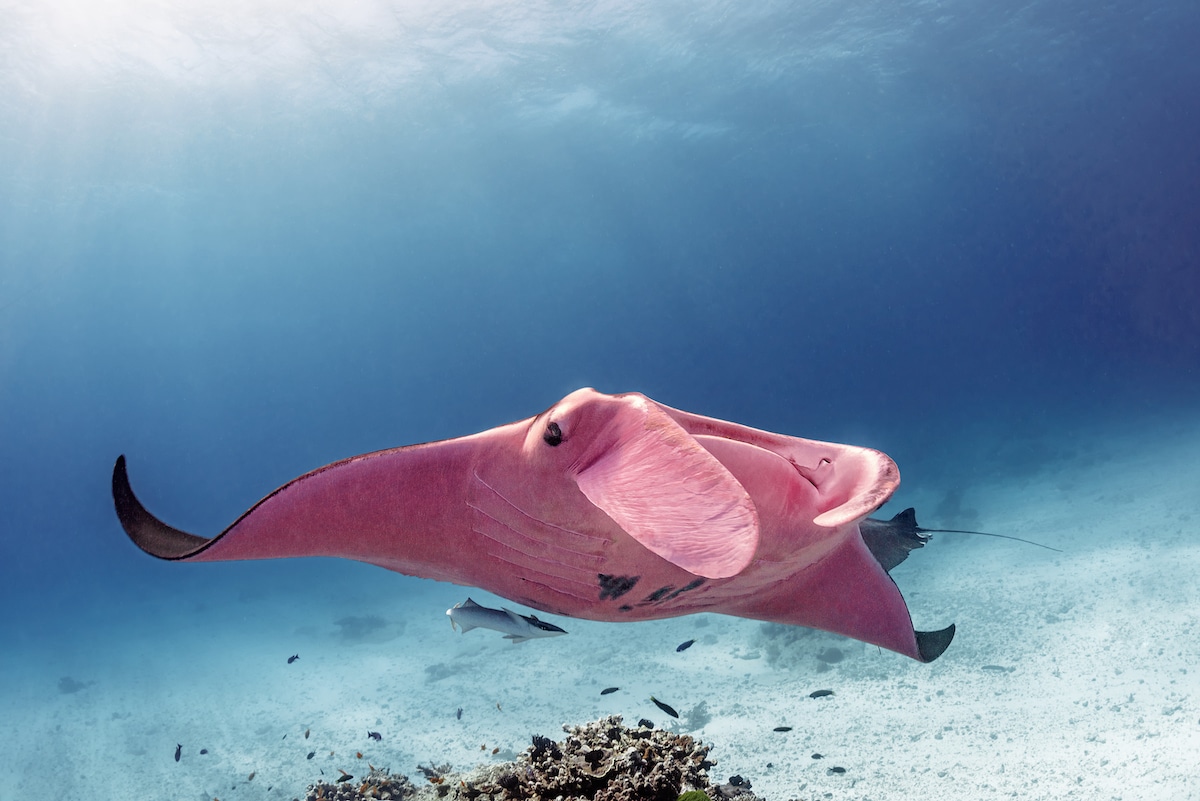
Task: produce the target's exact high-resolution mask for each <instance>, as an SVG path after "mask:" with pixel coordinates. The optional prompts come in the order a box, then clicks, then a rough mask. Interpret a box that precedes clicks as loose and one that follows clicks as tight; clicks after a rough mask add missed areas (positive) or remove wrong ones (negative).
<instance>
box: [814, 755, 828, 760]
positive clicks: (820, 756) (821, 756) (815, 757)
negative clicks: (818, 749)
mask: <svg viewBox="0 0 1200 801" xmlns="http://www.w3.org/2000/svg"><path fill="white" fill-rule="evenodd" d="M824 758H825V755H824V754H813V759H824Z"/></svg>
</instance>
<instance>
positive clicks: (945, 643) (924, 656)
mask: <svg viewBox="0 0 1200 801" xmlns="http://www.w3.org/2000/svg"><path fill="white" fill-rule="evenodd" d="M913 633H914V634H916V635H917V651H918V652H919V653H920V654H921V661H922V662H932V661H933V660H935V659H937V658H938V657H939V656H941V655H942V653H943V652H944V651H945V650H946V649H947V648H949V647H950V641H951V640H953V639H954V624H953V623H951V624H950V625H949V626H947V627H946V628H944V629H941V630H939V631H914V632H913Z"/></svg>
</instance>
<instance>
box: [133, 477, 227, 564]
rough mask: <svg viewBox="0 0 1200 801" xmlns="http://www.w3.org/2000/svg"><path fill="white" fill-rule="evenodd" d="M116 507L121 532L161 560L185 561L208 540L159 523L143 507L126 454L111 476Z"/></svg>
mask: <svg viewBox="0 0 1200 801" xmlns="http://www.w3.org/2000/svg"><path fill="white" fill-rule="evenodd" d="M112 495H113V505H114V506H115V507H116V510H117V519H118V520H120V521H121V528H123V529H125V533H126V534H128V535H129V539H131V540H133V544H134V545H136V546H137V547H139V548H141V549H142V550H143V551H145V552H146V553H148V554H150V555H151V556H157V557H158V558H159V559H184V558H186V557H188V556H190V555H192V554H193V553H195V552H196V550H197V549H199V548H200V547H201V546H203V545H206V544H207V543H208V542H209V540H208V539H206V538H204V537H197V536H196V535H195V534H188V533H187V532H186V531H180V530H179V529H177V528H172V527H171V526H168V525H167V524H166V523H164V522H162V521H161V520H159V519H158V518H157V517H155V516H154V515H152V514H150V512H149V511H147V510H146V507H145V506H142V502H141V501H139V500H138V498H137V496H136V495H134V494H133V487H132V486H130V484H129V471H128V470H127V469H126V467H125V454H121V455H120V456H118V457H117V463H116V464H115V465H113V474H112Z"/></svg>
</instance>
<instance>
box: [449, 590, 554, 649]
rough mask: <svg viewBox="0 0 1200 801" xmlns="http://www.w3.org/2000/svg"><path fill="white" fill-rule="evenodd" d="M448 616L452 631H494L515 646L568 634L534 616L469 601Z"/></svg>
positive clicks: (455, 606) (459, 605)
mask: <svg viewBox="0 0 1200 801" xmlns="http://www.w3.org/2000/svg"><path fill="white" fill-rule="evenodd" d="M446 614H447V615H449V616H450V625H451V627H453V628H454V629H455V630H457V629H458V627H459V626H462V630H463V633H464V634H466V633H467V632H468V631H470V630H471V629H492V630H493V631H499V632H503V633H504V639H506V640H512V641H513V642H514V643H518V642H525V641H526V640H535V639H538V638H540V637H557V636H558V635H560V634H566V633H567V632H566V631H565V630H563V629H560V628H559V627H558V626H555V625H554V624H553V623H546V622H545V621H543V620H538V619H537V618H536V617H535V616H533V615H518V614H517V613H516V612H513V611H512V610H509V609H489V608H488V607H486V606H480V605H479V604H477V603H475V602H474V601H472V600H471V599H470V598H468V599H467V600H465V601H463V602H462V603H461V604H455V605H454V606H452V607H451V608H449V609H447V610H446Z"/></svg>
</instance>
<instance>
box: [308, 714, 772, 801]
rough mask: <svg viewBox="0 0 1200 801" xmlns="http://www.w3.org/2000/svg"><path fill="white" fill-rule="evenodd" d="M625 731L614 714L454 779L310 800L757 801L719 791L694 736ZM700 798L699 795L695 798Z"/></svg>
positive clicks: (337, 787)
mask: <svg viewBox="0 0 1200 801" xmlns="http://www.w3.org/2000/svg"><path fill="white" fill-rule="evenodd" d="M646 723H647V722H646V721H643V722H642V723H641V724H640V725H638V726H637V727H636V728H630V727H628V726H625V725H624V724H623V723H622V721H621V717H620V716H617V715H614V716H612V717H607V718H603V719H601V720H597V721H594V722H592V723H587V724H584V725H582V726H564V727H563V731H564V732H565V733H566V735H567V736H566V738H565V739H563V740H561V741H558V742H556V741H554V740H551V739H550V738H548V737H542V736H540V735H534V736H533V743H532V745H530V746H529V747H528V748H527V749H525V751H524V752H523V753H522V754H521V755H520V756H519V757H517V760H516V761H515V762H508V763H505V764H502V765H491V766H486V767H481V768H477V769H476V770H474V771H472V772H470V773H465V774H456V773H451V772H449V768H448V766H439V767H436V768H425V767H422V768H421V769H420V770H421V772H422V773H423V774H424V780H423V781H418V782H417V783H416V784H414V783H413V782H411V781H409V779H408V778H407V777H405V776H402V775H399V774H389V773H387V772H386V771H378V770H375V771H372V772H371V773H370V774H368V775H367V776H366V777H365V778H363V779H348V780H343V781H340V782H335V783H326V782H322V783H320V784H315V785H312V786H311V787H309V788H308V794H307V795H306V796H305V799H306V801H364V800H365V799H392V800H393V801H436V800H437V799H445V800H446V801H540V800H541V799H562V800H563V801H584V799H587V801H676V799H678V798H679V796H680V795H681V794H683V793H688V792H691V791H699V792H702V793H705V794H707V795H708V797H709V798H711V799H726V798H732V797H735V796H736V797H738V798H739V799H740V801H754V799H755V797H754V795H753V794H752V793H750V792H749V783H745V784H744V785H743V786H739V787H734V786H731V785H721V786H717V785H714V784H712V783H711V782H710V781H709V778H708V769H709V768H711V767H712V766H713V765H715V764H716V762H715V761H714V760H710V759H709V758H708V752H709V747H708V746H706V745H704V744H703V743H701V742H700V741H699V740H695V739H693V738H692V737H690V736H689V735H686V734H681V733H676V732H668V731H664V730H662V729H656V728H654V727H653V726H650V725H646ZM692 797H693V798H695V797H696V796H692Z"/></svg>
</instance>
